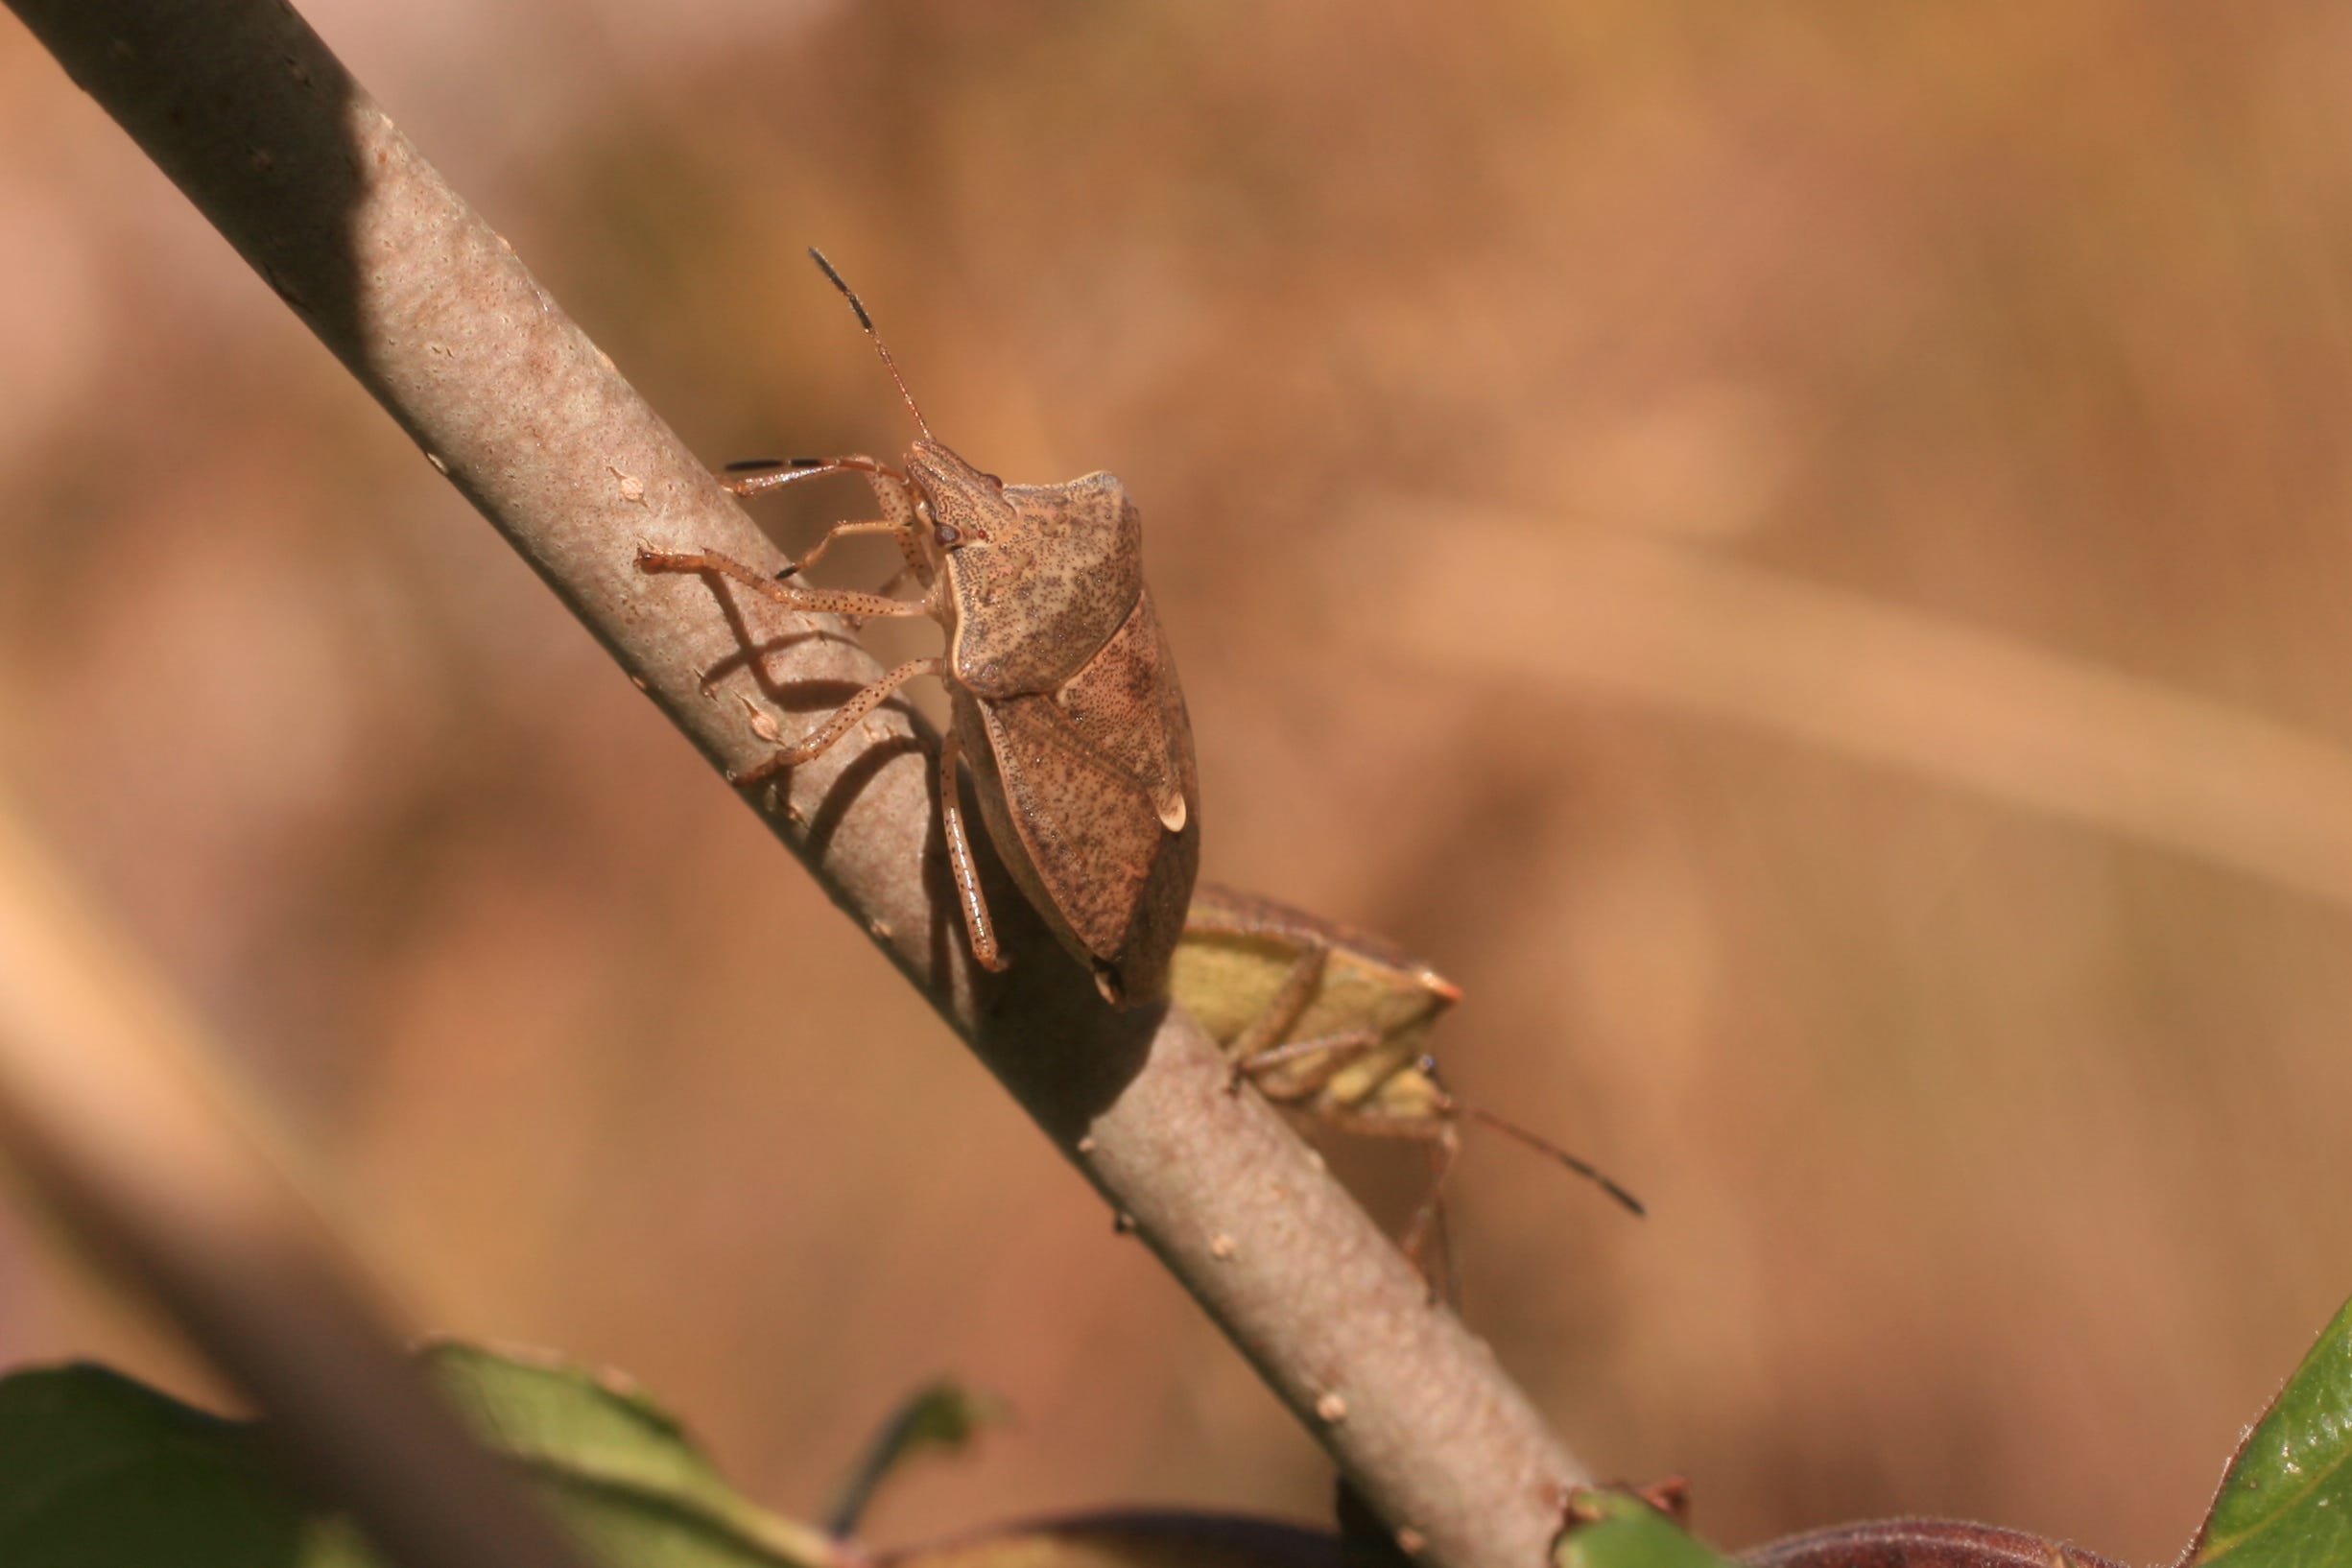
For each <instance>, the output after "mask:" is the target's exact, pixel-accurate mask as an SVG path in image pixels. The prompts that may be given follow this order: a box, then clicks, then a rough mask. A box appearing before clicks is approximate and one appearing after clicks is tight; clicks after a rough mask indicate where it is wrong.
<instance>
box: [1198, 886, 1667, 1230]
mask: <svg viewBox="0 0 2352 1568" xmlns="http://www.w3.org/2000/svg"><path fill="white" fill-rule="evenodd" d="M1171 988H1172V989H1173V991H1174V992H1175V995H1176V1001H1177V1003H1178V1004H1179V1005H1180V1006H1182V1007H1183V1009H1184V1010H1185V1011H1187V1012H1189V1013H1191V1014H1192V1015H1193V1017H1194V1019H1195V1020H1196V1021H1198V1022H1199V1023H1200V1027H1201V1028H1202V1029H1204V1030H1206V1031H1208V1033H1209V1034H1210V1036H1211V1037H1212V1038H1214V1039H1215V1040H1216V1041H1217V1042H1218V1043H1219V1044H1220V1045H1222V1046H1224V1049H1225V1054H1226V1056H1227V1057H1228V1058H1229V1059H1230V1060H1231V1061H1232V1063H1233V1080H1234V1083H1235V1086H1236V1087H1239V1085H1240V1084H1241V1083H1242V1082H1243V1081H1248V1082H1251V1083H1254V1084H1255V1085H1257V1088H1258V1090H1259V1092H1261V1093H1262V1094H1264V1095H1265V1096H1266V1097H1267V1098H1268V1099H1269V1100H1271V1101H1272V1102H1274V1104H1276V1105H1281V1106H1284V1107H1285V1108H1287V1109H1289V1110H1292V1111H1295V1112H1296V1113H1297V1114H1299V1115H1300V1116H1303V1117H1305V1118H1306V1119H1307V1120H1309V1121H1310V1122H1313V1123H1316V1124H1318V1125H1320V1126H1323V1127H1328V1128H1335V1129H1337V1130H1339V1131H1342V1132H1351V1133H1357V1134H1362V1135H1365V1136H1369V1137H1379V1138H1408V1139H1411V1140H1413V1141H1414V1142H1416V1143H1419V1144H1421V1145H1422V1146H1423V1147H1425V1148H1426V1149H1427V1150H1428V1152H1429V1162H1430V1179H1429V1188H1428V1191H1427V1193H1426V1194H1425V1195H1424V1196H1423V1198H1422V1200H1421V1203H1420V1206H1419V1207H1418V1208H1416V1209H1415V1210H1414V1215H1413V1218H1412V1220H1411V1221H1410V1222H1409V1223H1408V1224H1407V1225H1406V1228H1405V1234H1404V1237H1403V1239H1402V1243H1401V1245H1402V1246H1403V1247H1404V1249H1405V1253H1406V1255H1407V1256H1408V1257H1411V1258H1412V1259H1413V1260H1414V1264H1415V1265H1416V1266H1418V1265H1421V1264H1422V1262H1423V1253H1424V1248H1425V1247H1427V1246H1428V1244H1429V1242H1430V1240H1431V1238H1432V1237H1433V1236H1435V1237H1437V1239H1438V1240H1439V1242H1440V1243H1442V1240H1443V1236H1444V1229H1445V1206H1444V1190H1445V1177H1446V1174H1447V1172H1448V1171H1449V1170H1451V1169H1452V1167H1453V1163H1454V1156H1455V1154H1456V1153H1457V1152H1459V1151H1460V1148H1461V1132H1460V1128H1461V1124H1462V1123H1464V1122H1465V1121H1474V1122H1479V1123H1483V1124H1485V1126H1487V1127H1490V1128H1494V1129H1495V1130H1496V1131H1498V1132H1501V1133H1503V1134H1504V1135H1505V1136H1507V1137H1509V1138H1512V1139H1515V1140H1516V1141H1518V1142H1520V1143H1523V1144H1525V1145H1527V1146H1528V1147H1529V1148H1531V1149H1533V1150H1535V1151H1536V1152H1539V1153H1542V1154H1544V1155H1546V1156H1547V1157H1549V1158H1551V1159H1553V1160H1556V1161H1557V1162H1558V1163H1560V1164H1561V1165H1564V1166H1566V1167H1567V1168H1568V1169H1569V1170H1571V1171H1574V1172H1575V1173H1576V1174H1577V1175H1579V1176H1583V1177H1584V1178H1585V1179H1586V1180H1589V1181H1591V1182H1594V1183H1595V1184H1597V1185H1598V1186H1599V1187H1600V1188H1601V1189H1602V1190H1603V1191H1604V1192H1606V1193H1607V1194H1608V1195H1609V1196H1610V1197H1611V1198H1613V1199H1615V1200H1617V1201H1618V1202H1619V1203H1621V1204H1623V1205H1624V1206H1625V1207H1626V1208H1627V1209H1628V1210H1630V1211H1632V1212H1633V1213H1635V1214H1640V1213H1641V1212H1642V1205H1641V1202H1640V1200H1637V1199H1635V1198H1634V1196H1633V1195H1632V1194H1631V1193H1629V1192H1627V1191H1626V1190H1625V1189H1624V1188H1623V1187H1621V1186H1619V1185H1618V1184H1617V1183H1616V1182H1615V1181H1613V1180H1611V1179H1610V1178H1609V1177H1608V1176H1604V1174H1602V1172H1601V1171H1599V1170H1598V1169H1596V1168H1595V1167H1594V1166H1593V1165H1592V1164H1591V1163H1590V1162H1589V1161H1586V1160H1584V1159H1581V1158H1580V1157H1579V1156H1577V1155H1575V1154H1572V1153H1570V1152H1568V1151H1566V1150H1564V1149H1562V1148H1560V1147H1559V1146H1558V1145H1557V1144H1555V1143H1553V1142H1552V1141H1551V1140H1550V1139H1548V1138H1544V1137H1541V1136H1539V1135H1537V1134H1535V1133H1533V1132H1530V1131H1529V1130H1528V1129H1527V1128H1523V1127H1521V1126H1519V1125H1518V1124H1517V1123H1515V1122H1509V1121H1506V1120H1504V1119H1503V1118H1502V1117H1500V1116H1497V1115H1496V1114H1494V1113H1493V1112H1492V1111H1489V1110H1486V1109H1485V1108H1483V1107H1481V1106H1478V1105H1471V1104H1468V1103H1467V1102H1465V1101H1462V1100H1460V1099H1458V1098H1456V1097H1455V1095H1454V1094H1453V1093H1452V1092H1451V1091H1449V1090H1448V1089H1447V1088H1446V1087H1445V1085H1444V1084H1443V1083H1441V1082H1440V1081H1438V1078H1437V1059H1436V1058H1435V1057H1431V1056H1430V1055H1429V1054H1428V1051H1427V1044H1428V1039H1429V1033H1430V1030H1431V1029H1432V1027H1433V1026H1434V1025H1435V1024H1436V1023H1437V1018H1438V1017H1439V1015H1441V1014H1442V1013H1443V1012H1444V1011H1445V1010H1447V1009H1448V1008H1450V1007H1452V1006H1453V1005H1454V1004H1455V1003H1456V1002H1458V1001H1460V1000H1461V990H1460V989H1458V988H1457V987H1456V986H1454V985H1453V983H1452V982H1450V981H1448V980H1447V979H1446V978H1445V977H1444V976H1442V975H1440V974H1438V973H1437V971H1436V970H1435V969H1432V968H1431V967H1430V966H1429V965H1428V964H1426V963H1422V962H1419V961H1417V960H1415V959H1412V958H1409V957H1407V956H1406V955H1405V954H1404V953H1402V952H1400V951H1399V950H1398V949H1397V948H1396V947H1394V946H1393V945H1391V944H1390V942H1388V941H1387V940H1385V939H1384V938H1379V937H1375V936H1372V935H1370V934H1369V933H1367V932H1362V931H1355V930H1352V929H1350V928H1349V927H1346V926H1343V925H1341V924H1338V923H1337V922H1335V921H1330V920H1325V919H1322V918H1321V917H1319V916H1318V915H1307V914H1304V913H1302V912H1300V911H1298V910H1295V909H1290V908H1288V907H1286V906H1284V905H1281V904H1276V903H1273V902H1271V900H1268V899H1264V898H1258V897H1255V896H1253V895H1251V894H1249V893H1245V892H1237V891H1234V890H1233V889H1230V888H1224V887H1219V886H1217V885H1216V884H1214V883H1203V884H1201V885H1200V888H1199V889H1198V890H1197V891H1195V893H1194V895H1193V904H1192V912H1191V917H1190V920H1189V922H1188V925H1187V928H1186V931H1185V936H1184V942H1183V945H1182V946H1180V947H1179V948H1177V949H1176V964H1175V973H1174V978H1173V980H1172V982H1171ZM1423 1271H1424V1273H1427V1272H1429V1271H1428V1270H1427V1269H1426V1268H1424V1270H1423Z"/></svg>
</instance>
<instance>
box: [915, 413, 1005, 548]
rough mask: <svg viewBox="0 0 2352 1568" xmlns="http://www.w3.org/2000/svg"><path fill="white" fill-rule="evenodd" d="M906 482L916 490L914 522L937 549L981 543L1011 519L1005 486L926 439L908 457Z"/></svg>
mask: <svg viewBox="0 0 2352 1568" xmlns="http://www.w3.org/2000/svg"><path fill="white" fill-rule="evenodd" d="M907 480H908V482H909V483H910V484H912V485H913V486H914V487H915V518H916V520H917V521H919V522H920V523H921V524H922V525H923V527H924V528H926V529H927V530H929V531H930V532H929V537H930V540H931V543H932V545H933V546H934V547H935V548H937V549H939V550H960V549H962V547H963V546H965V545H967V544H977V543H981V542H983V541H985V540H986V539H987V538H988V537H989V536H990V533H991V531H992V529H993V528H995V527H999V526H1002V524H1003V523H1004V521H1005V520H1006V519H1007V518H1009V517H1010V508H1009V507H1008V505H1007V504H1006V501H1005V482H1004V481H1003V480H1001V479H999V478H997V477H996V476H995V475H994V474H991V473H986V472H983V471H982V470H981V469H978V468H975V467H973V466H972V465H971V464H970V463H966V462H964V461H963V460H962V458H960V457H958V456H956V454H955V453H953V452H950V451H949V450H948V449H947V448H946V447H944V446H941V445H940V444H939V443H938V441H935V440H932V439H931V438H930V437H929V436H924V437H921V438H919V439H918V440H916V441H915V446H914V448H913V449H912V450H911V451H909V452H908V453H907Z"/></svg>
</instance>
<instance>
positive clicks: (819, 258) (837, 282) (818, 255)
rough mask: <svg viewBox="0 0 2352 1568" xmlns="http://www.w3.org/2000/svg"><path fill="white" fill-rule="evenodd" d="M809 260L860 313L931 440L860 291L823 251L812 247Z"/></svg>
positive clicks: (925, 436) (917, 423)
mask: <svg viewBox="0 0 2352 1568" xmlns="http://www.w3.org/2000/svg"><path fill="white" fill-rule="evenodd" d="M809 259H810V260H812V261H814V262H816V263H817V265H818V266H819V267H821V268H822V269H824V274H825V276H827V277H829V278H831V279H832V280H833V286H834V287H835V288H837V289H839V290H841V291H842V297H843V298H844V299H846V300H848V301H849V308H850V309H851V310H854V311H856V312H857V313H858V325H860V326H862V327H864V328H865V329H866V335H867V337H869V338H871V339H873V340H874V352H876V353H878V354H880V355H881V356H882V368H884V369H886V370H888V371H890V372H891V380H892V381H895V382H897V383H898V395H899V396H901V397H903V398H905V399H906V400H907V412H908V413H909V414H912V415H914V416H915V429H917V430H919V431H921V432H922V433H923V440H931V439H932V438H931V427H930V426H929V425H927V424H925V423H923V411H922V410H921V409H918V408H916V407H915V394H914V393H913V392H909V391H907V378H906V377H904V376H902V375H900V374H899V373H898V362H897V361H896V360H894V359H892V358H891V350H890V345H889V344H886V343H884V342H883V341H882V334H881V333H879V332H877V331H875V330H874V319H873V318H872V317H871V316H868V315H867V314H866V301H864V300H863V299H860V298H859V297H858V291H857V290H855V289H853V288H851V287H850V286H849V283H848V280H847V279H845V278H843V276H842V274H841V273H837V272H835V271H834V270H833V264H832V263H831V262H829V261H827V260H825V253H824V252H823V251H822V250H820V249H817V248H816V247H815V246H813V245H812V246H810V247H809Z"/></svg>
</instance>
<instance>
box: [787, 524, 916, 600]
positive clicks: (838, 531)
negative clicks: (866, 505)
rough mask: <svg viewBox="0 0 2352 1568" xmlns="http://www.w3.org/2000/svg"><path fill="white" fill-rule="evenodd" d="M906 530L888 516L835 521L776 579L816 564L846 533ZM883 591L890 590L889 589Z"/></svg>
mask: <svg viewBox="0 0 2352 1568" xmlns="http://www.w3.org/2000/svg"><path fill="white" fill-rule="evenodd" d="M902 532H904V531H903V530H902V529H901V528H900V527H899V525H898V524H896V523H893V522H891V520H890V519H889V518H887V517H862V518H860V519H858V520H857V521H856V522H851V523H835V524H834V525H833V526H832V527H831V528H828V529H826V530H825V536H824V537H823V538H821V539H819V540H818V541H817V542H816V544H814V545H812V546H811V547H810V548H809V551H808V554H806V555H804V556H802V557H801V558H799V559H797V560H796V561H794V562H793V563H792V564H791V565H789V566H787V567H785V568H784V569H783V570H782V571H780V572H778V573H776V581H777V582H785V581H787V580H788V579H791V578H796V577H798V576H799V575H800V574H801V573H802V572H805V571H807V570H808V569H809V568H810V567H812V566H814V565H816V564H817V563H818V562H819V561H820V560H821V559H823V558H824V553H825V552H826V551H828V550H830V549H832V548H833V541H834V540H835V539H838V538H840V537H841V536H842V535H844V534H898V533H902ZM881 591H884V592H888V591H889V590H888V589H884V590H881Z"/></svg>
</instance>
